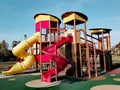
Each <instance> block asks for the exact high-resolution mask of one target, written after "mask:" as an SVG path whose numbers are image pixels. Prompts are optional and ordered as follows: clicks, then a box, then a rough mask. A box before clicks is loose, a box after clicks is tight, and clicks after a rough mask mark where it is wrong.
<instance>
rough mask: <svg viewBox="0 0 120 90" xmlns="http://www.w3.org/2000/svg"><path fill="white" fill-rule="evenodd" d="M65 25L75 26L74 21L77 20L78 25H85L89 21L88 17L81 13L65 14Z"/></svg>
mask: <svg viewBox="0 0 120 90" xmlns="http://www.w3.org/2000/svg"><path fill="white" fill-rule="evenodd" d="M62 19H63V23H65V24H69V25H74V20H76V25H77V24H81V23H84V22H86V21H87V20H88V18H87V16H86V15H84V14H82V13H79V12H65V13H64V14H63V15H62Z"/></svg>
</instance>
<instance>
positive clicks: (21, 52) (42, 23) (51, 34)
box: [2, 11, 112, 82]
mask: <svg viewBox="0 0 120 90" xmlns="http://www.w3.org/2000/svg"><path fill="white" fill-rule="evenodd" d="M34 19H35V25H36V29H35V34H34V35H33V36H32V37H30V38H28V39H26V40H24V41H22V42H21V43H20V44H18V45H17V46H16V47H14V48H13V50H12V52H13V54H14V55H15V56H17V57H19V58H20V59H24V61H23V62H21V63H20V62H17V63H16V64H15V65H13V67H12V68H11V69H10V70H8V71H3V72H2V74H4V75H8V74H16V73H20V72H22V71H23V70H25V69H27V68H29V67H30V66H32V65H33V63H34V62H36V63H37V64H36V68H37V70H38V68H40V72H41V80H42V81H43V82H52V76H53V75H55V76H56V80H58V73H59V72H60V71H62V70H64V69H65V68H66V66H67V65H68V64H69V65H71V67H70V68H68V69H66V70H65V71H66V75H70V76H74V77H76V78H79V77H83V76H86V75H87V76H88V77H89V78H91V77H92V75H94V76H97V75H98V68H97V62H96V61H97V58H98V56H99V60H100V69H101V71H105V72H106V71H107V70H111V69H112V61H111V54H110V50H111V42H110V31H111V29H106V28H93V29H90V33H91V34H90V35H89V34H87V30H86V28H87V26H86V22H87V20H88V17H87V16H86V15H84V14H82V13H79V12H72V11H71V12H65V13H64V14H63V15H62V20H63V23H64V27H63V28H60V23H61V21H60V19H59V18H57V17H56V16H53V15H50V14H44V13H40V14H36V15H35V16H34ZM79 26H81V27H82V28H81V27H80V29H78V27H79ZM29 47H31V53H27V52H26V49H28V48H29ZM61 47H62V48H64V50H63V51H64V54H63V53H61ZM63 56H64V57H63ZM38 64H39V65H40V67H38ZM43 64H47V65H48V64H49V65H48V69H47V71H43V68H42V67H43Z"/></svg>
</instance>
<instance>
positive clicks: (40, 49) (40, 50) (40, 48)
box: [39, 22, 42, 77]
mask: <svg viewBox="0 0 120 90" xmlns="http://www.w3.org/2000/svg"><path fill="white" fill-rule="evenodd" d="M39 31H40V46H39V52H40V72H41V73H42V25H41V22H40V30H39ZM41 77H42V74H41Z"/></svg>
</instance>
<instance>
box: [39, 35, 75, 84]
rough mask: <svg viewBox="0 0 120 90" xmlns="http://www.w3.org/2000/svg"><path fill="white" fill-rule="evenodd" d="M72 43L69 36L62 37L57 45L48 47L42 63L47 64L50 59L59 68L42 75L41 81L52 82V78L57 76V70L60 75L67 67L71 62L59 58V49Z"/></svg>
mask: <svg viewBox="0 0 120 90" xmlns="http://www.w3.org/2000/svg"><path fill="white" fill-rule="evenodd" d="M72 41H73V38H72V36H71V35H68V36H67V37H62V38H61V40H60V41H58V42H57V43H55V44H53V45H51V46H48V47H46V48H45V49H44V50H43V52H44V54H43V55H42V62H47V61H49V60H50V59H52V60H54V61H55V62H56V64H57V67H54V68H52V69H50V70H48V71H45V72H43V73H42V77H41V80H42V81H43V82H51V77H52V76H53V75H55V74H56V70H57V73H58V72H60V71H62V70H63V69H64V68H65V67H66V66H67V64H68V63H69V62H68V61H67V60H66V59H65V58H63V57H61V56H57V49H58V48H60V47H61V46H62V45H64V44H67V43H72Z"/></svg>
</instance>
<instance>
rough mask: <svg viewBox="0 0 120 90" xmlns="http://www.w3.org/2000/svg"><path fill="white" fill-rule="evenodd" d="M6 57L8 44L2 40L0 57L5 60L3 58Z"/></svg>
mask: <svg viewBox="0 0 120 90" xmlns="http://www.w3.org/2000/svg"><path fill="white" fill-rule="evenodd" d="M7 55H8V43H7V42H6V41H5V40H3V41H2V42H1V43H0V57H1V58H2V59H3V60H5V58H6V57H7Z"/></svg>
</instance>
